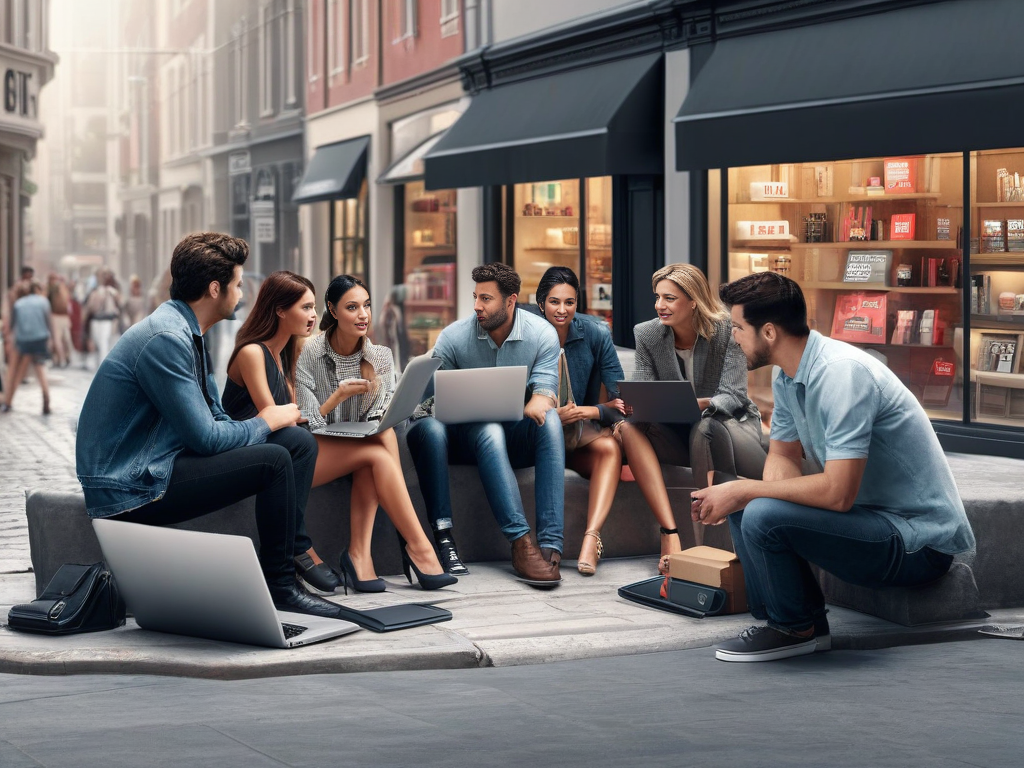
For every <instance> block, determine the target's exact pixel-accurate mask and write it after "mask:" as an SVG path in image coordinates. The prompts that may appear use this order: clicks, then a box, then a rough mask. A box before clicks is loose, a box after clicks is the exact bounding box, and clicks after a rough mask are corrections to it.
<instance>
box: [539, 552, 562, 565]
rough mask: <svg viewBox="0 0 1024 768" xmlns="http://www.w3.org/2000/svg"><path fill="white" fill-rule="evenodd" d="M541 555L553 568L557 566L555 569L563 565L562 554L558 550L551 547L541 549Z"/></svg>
mask: <svg viewBox="0 0 1024 768" xmlns="http://www.w3.org/2000/svg"><path fill="white" fill-rule="evenodd" d="M540 553H541V555H543V556H544V559H545V560H547V561H548V562H549V563H551V564H552V565H553V566H555V568H557V567H558V566H560V565H561V564H562V553H561V552H559V551H558V550H557V549H552V548H551V547H541V548H540Z"/></svg>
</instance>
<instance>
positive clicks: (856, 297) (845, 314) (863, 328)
mask: <svg viewBox="0 0 1024 768" xmlns="http://www.w3.org/2000/svg"><path fill="white" fill-rule="evenodd" d="M886 301H887V296H886V294H885V293H882V292H867V291H857V292H855V293H840V294H838V295H837V296H836V304H835V310H834V312H833V315H832V334H831V335H832V338H833V339H839V340H840V341H851V342H855V343H860V344H885V339H886V336H885V313H886Z"/></svg>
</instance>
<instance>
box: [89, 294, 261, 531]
mask: <svg viewBox="0 0 1024 768" xmlns="http://www.w3.org/2000/svg"><path fill="white" fill-rule="evenodd" d="M197 340H198V344H199V347H201V348H202V350H203V354H202V356H201V355H200V352H199V349H198V348H197ZM201 372H203V373H204V374H205V382H206V387H205V389H206V391H205V392H204V391H203V387H201V386H200V383H199V382H200V378H199V377H200V373H201ZM269 434H270V427H269V426H268V425H267V423H266V422H265V421H264V420H263V419H261V418H259V417H257V418H254V419H250V420H248V421H233V420H232V419H231V418H230V417H229V416H228V415H227V414H226V413H225V412H224V408H223V407H222V406H221V402H220V393H219V392H218V390H217V384H216V382H215V381H214V376H213V371H211V370H210V364H209V354H208V353H207V352H206V347H205V344H204V343H203V337H202V336H201V335H200V331H199V321H198V320H196V316H195V313H194V312H193V311H192V308H191V307H189V306H188V304H186V303H185V302H183V301H168V302H165V303H164V304H162V305H160V306H159V307H158V308H157V310H156V311H155V312H154V313H153V314H152V315H150V316H149V317H147V318H146V319H144V320H142V321H141V322H139V323H137V324H136V325H133V326H132V327H131V328H129V329H128V330H127V331H125V333H124V335H123V336H122V337H121V339H120V340H119V341H118V342H117V344H116V345H115V347H114V348H113V349H112V350H111V351H110V354H109V355H107V357H106V359H105V360H104V361H103V363H102V364H101V365H100V367H99V370H97V371H96V376H95V377H94V378H93V381H92V385H91V386H90V387H89V394H88V395H87V396H86V398H85V403H84V404H83V405H82V414H81V416H80V417H79V421H78V439H77V444H76V446H75V457H76V464H77V470H78V480H79V482H81V484H82V489H83V490H84V491H85V505H86V508H87V509H88V510H89V515H90V516H92V517H109V516H110V515H116V514H118V513H120V512H127V511H128V510H131V509H136V508H138V507H141V506H144V505H146V504H149V503H150V502H153V501H156V500H158V499H160V498H161V497H162V496H163V495H164V493H166V491H167V484H168V482H169V481H170V476H171V470H172V468H173V466H174V459H175V457H177V455H178V454H179V453H181V452H182V451H183V450H189V451H191V452H193V453H196V454H198V455H200V456H212V455H215V454H218V453H223V452H224V451H229V450H231V449H232V448H240V447H242V446H245V445H254V444H257V443H263V442H265V441H266V439H267V436H268V435H269Z"/></svg>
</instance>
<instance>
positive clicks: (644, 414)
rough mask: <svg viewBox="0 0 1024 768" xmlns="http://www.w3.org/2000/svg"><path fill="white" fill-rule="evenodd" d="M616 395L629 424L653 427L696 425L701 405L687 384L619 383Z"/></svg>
mask: <svg viewBox="0 0 1024 768" xmlns="http://www.w3.org/2000/svg"><path fill="white" fill-rule="evenodd" d="M619 392H620V393H621V395H622V401H623V402H624V403H625V404H626V406H627V408H632V413H631V414H630V415H629V420H630V421H635V422H652V423H655V424H696V423H697V422H698V421H700V413H701V409H700V405H699V404H698V403H697V395H696V393H694V391H693V384H691V383H690V382H688V381H620V382H619Z"/></svg>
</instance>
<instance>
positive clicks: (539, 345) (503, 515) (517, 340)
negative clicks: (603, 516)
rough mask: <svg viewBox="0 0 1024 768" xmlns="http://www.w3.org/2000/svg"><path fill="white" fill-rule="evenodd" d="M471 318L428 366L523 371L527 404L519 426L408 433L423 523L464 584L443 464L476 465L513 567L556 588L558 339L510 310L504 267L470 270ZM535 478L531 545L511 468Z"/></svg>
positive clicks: (516, 282)
mask: <svg viewBox="0 0 1024 768" xmlns="http://www.w3.org/2000/svg"><path fill="white" fill-rule="evenodd" d="M473 281H474V282H475V283H476V290H475V291H474V293H473V309H474V315H473V317H470V318H466V319H465V320H459V321H458V322H456V323H452V324H451V325H449V326H448V327H447V328H445V329H444V330H443V331H441V335H440V336H438V339H437V343H436V344H435V345H434V351H433V356H434V357H437V358H440V360H441V369H442V370H453V369H460V368H492V367H495V366H499V365H525V366H526V367H527V377H528V379H527V384H528V387H529V390H530V399H529V400H528V401H527V403H526V406H525V407H524V408H523V418H522V419H521V420H520V421H515V422H507V423H503V424H496V423H490V424H487V423H480V424H450V425H447V426H446V425H444V424H442V423H441V422H439V421H437V420H436V419H434V418H432V417H429V418H425V419H420V420H419V421H416V422H415V423H414V424H413V425H412V427H410V429H409V434H408V444H409V453H410V454H411V455H412V460H413V463H414V464H415V465H416V474H417V476H418V477H419V481H420V490H421V491H422V492H423V500H424V501H425V502H426V505H427V515H428V517H429V518H430V521H431V526H432V527H433V529H434V537H435V539H436V541H437V545H438V549H439V550H440V552H441V557H440V560H441V563H442V565H444V568H445V570H446V571H448V572H449V573H453V574H456V575H458V574H465V573H468V572H469V571H468V569H467V568H466V567H465V565H463V563H462V561H461V558H460V557H459V555H458V552H457V550H456V549H455V538H454V536H453V534H452V521H451V516H452V512H451V508H452V502H451V493H450V490H449V485H448V462H449V460H451V462H452V463H465V464H476V465H477V466H478V467H479V469H480V479H481V480H482V481H483V486H484V492H485V493H486V494H487V501H488V502H489V503H490V505H491V511H492V512H493V513H494V517H495V519H496V520H497V521H498V524H499V525H500V526H501V532H502V533H503V534H505V538H506V539H508V541H509V542H510V543H511V545H512V567H513V568H514V569H515V571H516V573H517V574H519V577H520V579H522V580H523V581H525V582H526V583H527V584H531V585H533V586H540V587H543V586H554V585H555V584H557V583H558V582H559V581H560V580H561V576H560V575H559V572H558V564H559V562H560V560H561V557H562V554H561V553H562V530H563V507H564V502H565V499H564V496H565V441H564V438H563V437H562V422H561V420H560V419H559V417H558V413H557V411H556V410H555V408H556V406H557V404H558V400H557V397H558V394H557V393H558V352H559V346H558V334H557V333H556V332H555V329H554V327H553V326H552V325H551V324H550V323H549V322H547V321H546V320H544V319H543V318H541V317H538V316H537V315H533V314H530V313H529V312H523V311H520V310H517V309H516V299H517V298H518V295H519V290H520V288H521V285H522V282H521V280H520V279H519V275H518V274H517V273H516V272H515V270H513V269H512V268H511V267H510V266H508V265H507V264H484V265H482V266H479V267H477V268H476V269H474V270H473ZM529 466H533V467H535V468H536V474H535V478H536V480H535V483H536V485H535V493H536V509H537V545H539V547H540V549H538V547H537V545H534V543H533V541H532V539H531V538H530V526H529V524H528V523H527V521H526V513H525V512H524V511H523V500H522V497H521V496H520V493H519V485H518V483H517V482H516V476H515V473H514V472H513V471H512V470H513V467H515V468H519V467H529Z"/></svg>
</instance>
